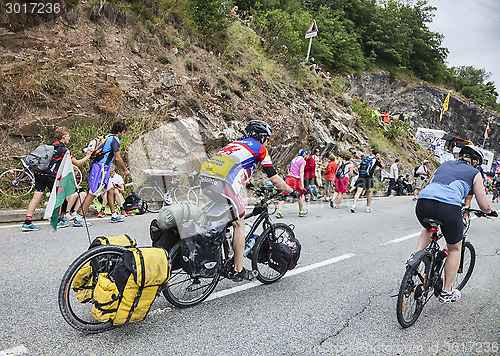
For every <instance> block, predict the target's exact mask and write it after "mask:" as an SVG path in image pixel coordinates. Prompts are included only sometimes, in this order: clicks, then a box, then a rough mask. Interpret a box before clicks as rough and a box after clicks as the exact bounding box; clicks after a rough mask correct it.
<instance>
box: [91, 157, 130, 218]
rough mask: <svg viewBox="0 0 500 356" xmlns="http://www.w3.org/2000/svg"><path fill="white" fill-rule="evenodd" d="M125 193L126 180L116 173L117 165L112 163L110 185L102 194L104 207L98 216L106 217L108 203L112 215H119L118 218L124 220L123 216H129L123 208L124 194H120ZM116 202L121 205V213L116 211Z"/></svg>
mask: <svg viewBox="0 0 500 356" xmlns="http://www.w3.org/2000/svg"><path fill="white" fill-rule="evenodd" d="M123 193H125V181H124V180H123V178H122V176H120V175H119V174H118V173H116V165H115V164H111V167H110V174H109V181H108V185H107V187H106V191H105V192H103V193H102V195H101V197H102V208H101V211H100V212H99V214H97V217H99V218H103V217H105V216H106V214H105V213H104V209H105V207H106V205H109V209H110V210H111V216H114V217H115V218H116V217H117V216H118V220H120V221H123V218H124V217H125V216H127V213H126V212H125V209H124V208H123V201H122V196H121V195H120V194H123ZM115 202H116V204H118V206H119V207H120V214H118V213H117V212H115ZM120 216H121V217H120ZM115 220H116V219H115Z"/></svg>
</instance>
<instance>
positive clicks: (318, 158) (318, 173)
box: [312, 148, 323, 188]
mask: <svg viewBox="0 0 500 356" xmlns="http://www.w3.org/2000/svg"><path fill="white" fill-rule="evenodd" d="M312 157H313V158H314V162H315V163H316V166H315V170H314V175H315V177H316V185H317V186H318V188H321V187H323V181H322V180H321V169H322V167H323V161H322V160H321V156H320V155H319V148H316V149H315V150H314V155H313V156H312Z"/></svg>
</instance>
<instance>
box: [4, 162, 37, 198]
mask: <svg viewBox="0 0 500 356" xmlns="http://www.w3.org/2000/svg"><path fill="white" fill-rule="evenodd" d="M34 187H35V178H34V177H32V176H30V175H29V174H28V173H26V171H24V170H22V169H9V170H8V171H5V172H3V173H2V174H1V175H0V192H2V193H3V194H5V195H9V196H11V197H20V196H23V195H26V194H28V193H30V192H31V191H32V190H33V188H34Z"/></svg>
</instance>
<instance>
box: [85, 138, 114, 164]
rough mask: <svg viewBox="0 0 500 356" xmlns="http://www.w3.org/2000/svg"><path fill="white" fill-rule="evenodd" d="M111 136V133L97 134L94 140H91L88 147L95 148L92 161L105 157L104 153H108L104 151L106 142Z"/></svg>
mask: <svg viewBox="0 0 500 356" xmlns="http://www.w3.org/2000/svg"><path fill="white" fill-rule="evenodd" d="M109 136H110V135H106V136H97V137H96V138H94V139H93V140H92V141H90V142H89V144H88V145H87V149H91V150H93V151H92V154H91V155H90V159H91V160H92V162H97V161H99V160H101V159H102V158H103V157H104V155H105V154H106V153H107V152H103V149H104V144H105V143H106V141H107V139H108V138H109Z"/></svg>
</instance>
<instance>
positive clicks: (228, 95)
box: [220, 90, 232, 100]
mask: <svg viewBox="0 0 500 356" xmlns="http://www.w3.org/2000/svg"><path fill="white" fill-rule="evenodd" d="M220 96H221V97H222V99H224V100H231V98H232V96H231V93H230V92H228V91H226V90H224V91H221V93H220Z"/></svg>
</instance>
